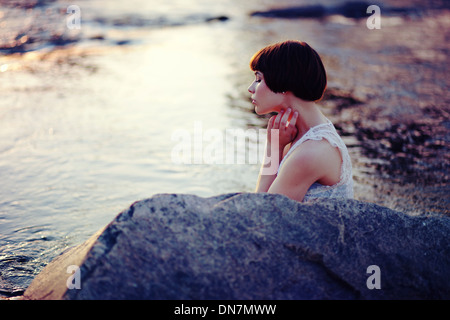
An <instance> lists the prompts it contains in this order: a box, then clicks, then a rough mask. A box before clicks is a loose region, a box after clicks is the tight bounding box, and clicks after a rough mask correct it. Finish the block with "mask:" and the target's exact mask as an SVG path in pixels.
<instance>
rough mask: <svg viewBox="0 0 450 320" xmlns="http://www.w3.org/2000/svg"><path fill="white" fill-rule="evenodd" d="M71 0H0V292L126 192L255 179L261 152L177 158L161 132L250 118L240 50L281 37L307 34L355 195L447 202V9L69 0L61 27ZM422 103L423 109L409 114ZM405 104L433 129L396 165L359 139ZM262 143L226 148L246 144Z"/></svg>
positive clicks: (236, 185) (122, 202) (245, 122)
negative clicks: (70, 13)
mask: <svg viewBox="0 0 450 320" xmlns="http://www.w3.org/2000/svg"><path fill="white" fill-rule="evenodd" d="M276 3H277V5H279V6H283V5H293V4H295V5H299V4H307V3H308V2H307V1H303V2H300V1H284V2H276ZM323 3H324V4H325V5H328V6H329V5H330V4H331V3H332V4H335V3H336V2H323ZM69 4H70V2H68V1H49V2H48V4H47V6H43V7H33V10H31V12H30V11H26V10H24V9H23V8H17V7H14V6H6V5H4V6H3V7H1V8H0V11H1V12H2V13H1V14H0V17H2V18H3V19H4V20H3V21H6V23H4V24H3V25H2V36H3V38H4V39H18V40H15V41H22V40H20V39H23V41H25V45H24V46H22V47H16V51H22V53H21V54H20V55H14V54H13V55H11V54H5V53H7V52H6V51H5V50H4V55H3V56H0V71H1V72H0V88H1V91H0V123H1V126H0V181H2V185H1V187H0V295H1V294H3V295H7V296H11V295H19V294H21V293H22V292H23V290H24V289H25V288H26V287H27V286H28V285H29V283H30V282H31V280H32V279H33V277H34V276H35V275H36V274H37V273H38V272H39V271H40V270H42V268H43V267H44V266H45V265H46V264H47V263H48V262H49V261H51V259H52V258H54V257H55V256H56V255H58V254H59V253H60V252H62V251H63V250H64V249H65V248H67V247H69V246H73V245H77V244H79V243H81V242H83V241H84V240H86V239H87V238H88V237H89V236H90V235H92V234H93V233H94V232H95V231H97V230H98V229H100V228H101V227H103V226H104V225H105V224H107V223H109V222H110V221H111V220H112V219H113V218H114V217H115V216H116V215H117V214H118V213H119V212H120V211H121V210H123V209H125V208H126V207H128V206H129V205H130V204H131V203H133V202H134V201H137V200H141V199H144V198H148V197H151V196H152V195H154V194H157V193H191V194H196V195H199V196H213V195H217V194H221V193H228V192H251V191H253V190H254V186H255V182H256V178H257V174H258V170H259V163H256V164H255V163H247V164H236V163H232V164H211V163H205V162H204V161H203V162H202V163H199V164H192V165H186V164H177V163H175V162H174V161H173V154H172V151H173V148H174V145H177V144H179V140H176V139H174V133H176V132H180V130H184V132H189V133H192V135H190V138H191V139H192V140H191V143H192V144H194V140H195V135H194V132H195V130H196V128H197V129H198V125H199V124H200V125H201V130H202V132H203V133H204V135H203V136H202V138H204V139H206V138H207V136H205V133H207V132H208V130H216V131H215V132H219V133H223V135H224V137H225V136H226V130H227V129H242V130H247V129H249V128H250V129H253V130H257V129H261V128H264V127H265V125H266V118H265V117H258V116H257V115H256V114H254V113H253V112H252V105H251V103H250V102H249V100H248V98H249V94H248V92H247V87H248V85H249V84H250V82H251V81H252V78H253V75H252V73H251V71H250V70H249V68H248V62H249V59H250V57H251V56H252V54H253V53H254V52H255V51H257V50H258V49H260V48H261V47H263V46H265V45H267V44H269V43H273V42H275V41H280V40H284V39H287V38H296V39H302V40H305V41H307V42H308V43H309V44H310V45H311V46H313V47H314V48H316V49H317V50H318V52H319V53H321V54H322V56H323V58H324V61H325V64H326V65H327V66H328V70H327V71H328V76H329V88H330V92H331V93H332V94H334V96H332V95H329V97H330V99H329V100H327V101H324V102H323V108H324V112H325V113H326V115H327V116H328V117H329V118H330V119H331V120H332V121H333V122H335V123H336V126H337V127H338V129H339V130H340V132H341V133H342V134H343V136H344V139H345V141H346V142H347V144H348V146H349V149H350V152H351V155H352V159H353V162H354V175H355V194H356V198H357V199H360V200H364V201H371V202H376V203H379V204H382V205H386V206H388V207H391V208H394V209H398V210H402V211H406V212H407V213H410V214H424V213H429V212H438V213H444V214H446V213H448V211H446V209H445V208H446V207H448V200H445V199H448V198H447V197H446V195H447V194H448V190H449V188H448V170H447V169H448V167H447V164H448V160H449V159H448V156H447V157H446V156H445V154H446V153H447V151H448V142H449V140H448V133H447V132H448V126H449V124H450V121H449V117H448V114H449V113H448V102H449V101H448V95H446V90H447V88H448V80H446V74H447V71H448V58H447V53H448V45H447V44H446V41H442V39H445V37H446V36H448V32H447V33H446V32H443V31H442V30H445V29H446V28H445V26H447V27H448V22H447V21H448V20H449V19H448V14H449V13H448V10H447V9H445V10H434V9H433V7H432V6H431V9H430V8H425V9H424V10H423V11H420V14H417V13H413V14H409V15H407V16H406V17H405V16H395V15H394V16H389V17H385V19H384V20H383V21H384V24H383V27H382V29H381V30H376V31H369V30H368V29H367V28H366V27H365V20H364V19H363V20H355V19H350V18H345V17H343V16H341V15H332V16H330V17H328V18H326V19H303V20H297V19H294V20H284V19H265V18H258V17H251V16H250V15H249V13H250V12H252V11H256V10H261V9H264V8H269V7H271V6H273V5H274V2H272V1H254V2H251V3H247V2H242V1H235V0H221V1H201V0H192V1H190V2H189V4H188V3H187V2H186V1H184V0H183V1H152V2H149V1H138V0H136V1H132V2H130V1H127V2H120V1H108V2H107V1H100V0H98V1H78V5H79V6H80V8H82V28H81V29H80V30H67V27H66V25H65V22H66V21H65V17H66V16H67V15H66V14H65V11H64V9H65V8H67V6H68V5H69ZM438 4H440V2H438ZM405 6H406V4H405ZM408 6H409V4H408ZM438 11H439V12H438ZM43 12H45V13H46V14H42V13H43ZM39 13H41V14H39ZM61 17H62V18H61ZM223 17H228V19H225V18H223ZM213 18H220V19H213ZM61 19H62V20H61ZM210 19H213V20H211V21H209V20H210ZM24 21H25V22H24ZM1 23H2V20H0V24H1ZM37 25H41V26H42V27H43V29H44V30H47V31H48V32H42V30H39V28H37ZM406 27H408V28H410V30H409V31H408V30H405V28H406ZM18 28H23V30H24V34H27V35H28V36H27V37H28V38H23V35H22V34H21V33H20V32H18V31H17V30H18ZM390 28H391V30H390ZM49 30H50V31H49ZM392 30H396V31H397V32H402V33H401V34H402V35H403V36H404V37H403V38H400V39H399V37H398V36H394V35H393V34H392ZM399 30H400V31H399ZM447 30H449V28H447ZM52 32H53V35H52ZM376 32H378V33H376ZM431 34H433V36H432V37H431V36H430V35H431ZM349 35H351V36H349ZM427 35H428V37H426V36H427ZM33 37H34V38H33ZM51 37H53V38H55V37H56V39H57V41H53V42H51V41H49V39H51ZM31 38H33V41H30V39H31ZM419 40H420V41H419ZM26 41H28V42H26ZM4 42H8V41H6V40H4ZM55 43H56V44H63V46H62V47H60V48H56V47H55ZM418 44H421V46H420V47H419V46H418ZM19 49H20V50H19ZM9 53H10V52H9ZM386 83H388V84H389V85H388V86H387V85H386ZM352 99H353V100H352ZM352 101H353V102H352ZM355 101H356V102H355ZM405 105H409V106H410V109H408V110H405ZM424 110H425V111H424ZM424 112H428V118H427V119H429V121H430V123H425V124H424V123H422V122H420V121H419V120H420V119H421V117H422V115H423V114H424ZM408 117H411V118H412V119H415V120H414V123H418V126H419V127H418V128H419V129H420V128H422V127H421V126H422V125H423V126H426V128H429V127H433V128H434V129H433V130H434V131H433V137H432V138H429V139H428V140H426V142H427V143H429V145H428V147H426V148H425V149H423V150H422V149H420V153H419V155H420V157H419V159H420V161H416V160H414V161H412V162H405V163H406V165H405V167H406V168H408V169H410V172H408V173H407V174H405V173H403V174H400V175H399V174H398V170H397V169H396V167H392V165H390V164H392V163H397V162H395V161H397V160H398V159H399V156H398V155H399V153H402V152H404V151H402V150H394V149H393V148H387V149H383V148H380V147H379V146H378V145H377V147H375V148H372V149H371V146H372V145H371V144H370V143H371V142H374V141H377V140H378V139H379V138H378V136H376V134H378V135H380V134H381V139H385V140H386V141H387V142H386V141H385V142H386V144H388V143H391V144H392V143H393V141H394V138H390V136H386V135H382V133H384V132H386V131H387V130H386V128H385V127H383V125H385V124H386V123H387V122H389V123H390V124H391V125H393V124H394V125H395V124H396V123H402V121H403V120H404V119H407V118H408ZM386 119H388V121H386ZM436 124H437V125H436ZM196 126H197V127H196ZM446 126H447V127H446ZM396 128H397V127H396ZM423 128H425V127H423ZM423 128H422V129H423ZM359 129H365V130H366V131H364V130H359ZM369 129H370V130H372V131H370V130H369ZM397 129H398V130H400V129H401V128H400V129H399V128H397ZM422 129H421V130H422ZM411 130H416V131H417V128H416V127H414V128H412V129H411ZM400 131H401V130H400ZM419 131H420V130H419ZM422 131H423V130H422ZM422 131H421V132H422ZM411 132H412V131H411ZM369 133H370V134H371V135H372V136H374V135H375V136H376V137H373V138H372V139H370V137H369ZM400 133H401V134H404V135H408V134H409V131H407V130H406V129H405V130H404V131H401V132H400ZM408 137H409V136H408ZM411 137H415V136H414V135H411ZM210 143H211V142H210V141H207V140H205V141H203V145H204V146H208V145H209V146H211V144H210ZM263 143H264V141H261V139H258V140H256V141H250V142H248V145H247V146H246V149H245V150H241V149H237V148H236V149H233V152H235V153H236V154H237V155H239V153H244V155H245V154H247V155H248V152H249V150H259V149H258V148H261V146H262V144H263ZM405 146H406V147H405ZM405 146H403V149H404V148H408V146H409V145H408V144H405ZM439 146H441V147H439ZM370 152H372V154H371V153H370ZM427 152H428V153H427ZM191 156H192V159H194V157H195V150H192V154H191ZM390 157H394V158H393V159H394V160H395V161H389V159H390ZM436 158H438V159H441V160H439V161H436V160H433V159H436ZM236 159H237V158H236ZM400 159H402V158H401V157H400ZM415 159H416V158H415ZM442 159H443V160H442ZM438 162H439V164H437V163H438ZM400 164H401V162H400ZM441 164H442V165H441ZM419 165H421V166H422V167H420V166H419ZM439 165H441V167H439ZM421 168H422V169H421ZM423 168H425V169H423ZM420 170H422V171H420ZM418 177H422V178H421V179H422V180H420V179H418ZM423 177H426V179H425V178H423ZM412 180H413V181H414V180H415V181H416V183H414V182H413V181H412ZM417 181H418V182H417ZM424 193H425V194H427V197H426V199H423V198H421V195H422V196H423V194H424ZM414 196H415V198H414ZM433 197H434V198H433Z"/></svg>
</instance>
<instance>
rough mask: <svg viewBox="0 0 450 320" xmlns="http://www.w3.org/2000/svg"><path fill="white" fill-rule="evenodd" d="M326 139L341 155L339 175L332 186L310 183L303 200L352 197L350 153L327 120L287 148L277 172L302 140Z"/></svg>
mask: <svg viewBox="0 0 450 320" xmlns="http://www.w3.org/2000/svg"><path fill="white" fill-rule="evenodd" d="M322 139H326V140H327V141H328V142H329V143H330V144H331V145H332V146H333V147H337V148H339V151H340V153H341V157H342V164H341V176H340V179H339V182H337V183H336V184H334V185H332V186H325V185H322V184H320V183H318V182H315V183H313V184H312V185H311V187H310V188H309V189H308V191H307V192H306V194H305V197H304V198H303V202H308V201H313V200H317V199H320V198H347V199H348V198H350V199H352V198H353V174H352V162H351V159H350V155H349V154H348V150H347V147H346V146H345V143H344V141H342V139H341V137H340V136H339V134H338V133H337V131H336V129H335V128H334V125H333V124H332V123H331V121H330V120H328V122H327V123H323V124H319V125H317V126H315V127H312V128H310V129H309V130H308V131H307V132H306V133H305V134H304V135H303V137H301V138H300V140H298V141H297V142H296V143H295V144H294V145H292V147H291V148H290V149H289V151H288V153H287V154H286V156H285V157H284V158H283V160H282V161H281V163H280V166H279V167H278V172H279V171H280V168H281V167H282V166H283V163H284V160H285V159H286V158H287V157H288V156H289V155H290V154H291V153H292V152H293V151H294V150H295V148H297V147H298V146H299V145H301V144H302V143H303V142H305V141H307V140H322Z"/></svg>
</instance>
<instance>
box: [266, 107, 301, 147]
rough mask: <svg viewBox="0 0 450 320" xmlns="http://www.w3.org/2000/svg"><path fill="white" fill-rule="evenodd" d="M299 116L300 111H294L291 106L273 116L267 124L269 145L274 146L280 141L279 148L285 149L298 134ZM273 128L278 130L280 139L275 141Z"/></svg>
mask: <svg viewBox="0 0 450 320" xmlns="http://www.w3.org/2000/svg"><path fill="white" fill-rule="evenodd" d="M292 113H293V114H292ZM291 115H292V117H291ZM290 117H291V119H289V118H290ZM297 118H298V112H297V111H295V112H292V109H291V108H288V109H287V110H286V111H284V110H281V111H280V113H278V114H277V115H276V116H272V117H271V118H270V119H269V123H268V124H267V143H268V145H270V146H272V147H273V146H275V145H274V144H277V143H278V148H279V150H283V149H284V147H285V146H286V145H287V144H288V143H290V142H292V141H293V140H294V139H295V137H296V136H297V126H296V123H297ZM271 129H275V130H278V141H273V139H272V131H271ZM275 147H276V146H275Z"/></svg>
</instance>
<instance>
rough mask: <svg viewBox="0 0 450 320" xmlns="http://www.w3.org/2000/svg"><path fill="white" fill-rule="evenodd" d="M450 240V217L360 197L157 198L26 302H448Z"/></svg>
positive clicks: (70, 260) (63, 263)
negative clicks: (307, 200)
mask: <svg viewBox="0 0 450 320" xmlns="http://www.w3.org/2000/svg"><path fill="white" fill-rule="evenodd" d="M449 235H450V219H449V218H448V217H411V216H407V215H405V214H402V213H400V212H396V211H392V210H390V209H387V208H384V207H380V206H377V205H375V204H370V203H364V202H359V201H356V200H324V201H321V202H320V203H315V204H301V203H298V202H296V201H292V200H290V199H288V198H286V197H284V196H281V195H272V194H251V193H242V194H227V195H220V196H217V197H211V198H200V197H197V196H193V195H177V194H165V195H156V196H154V197H152V198H150V199H147V200H143V201H139V202H136V203H134V204H133V205H132V206H131V207H130V208H129V209H127V210H125V211H123V212H122V213H120V214H119V215H118V216H117V217H116V218H115V219H114V220H113V221H112V222H111V223H110V224H109V225H108V226H106V227H105V228H104V229H103V230H100V231H99V232H98V233H97V234H95V235H93V236H92V238H91V239H89V240H88V241H86V242H85V243H84V244H82V245H80V246H78V247H75V248H72V249H70V250H68V251H66V252H64V253H63V254H61V255H60V256H58V257H57V258H56V259H55V260H54V261H52V262H51V263H50V264H49V265H48V266H47V267H46V268H44V270H43V271H42V272H41V273H40V274H39V275H38V276H37V277H36V278H35V279H34V281H33V282H32V284H31V285H30V286H29V288H28V289H27V290H26V292H25V294H24V298H26V299H449V298H450V293H449V290H450V276H449V272H450V268H449V266H450V248H449V240H448V239H449ZM70 265H76V266H80V269H79V274H78V275H79V280H80V281H78V282H77V280H76V278H75V279H74V280H73V281H72V282H71V281H70V279H69V281H68V278H69V277H70V274H69V273H67V272H68V266H70ZM374 265H375V266H377V267H378V268H379V269H376V267H375V269H372V268H373V267H370V266H374ZM377 280H380V281H379V282H378V281H377ZM68 284H72V287H73V286H75V288H72V289H68ZM78 284H79V285H80V286H81V289H77V288H76V285H78ZM377 284H379V285H380V289H377V288H376V287H375V288H372V287H373V285H375V286H376V285H377ZM369 287H370V288H372V289H370V288H369Z"/></svg>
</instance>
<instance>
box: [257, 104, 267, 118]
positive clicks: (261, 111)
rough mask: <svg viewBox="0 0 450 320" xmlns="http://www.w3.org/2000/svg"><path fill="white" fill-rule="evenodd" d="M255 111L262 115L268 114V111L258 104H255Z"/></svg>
mask: <svg viewBox="0 0 450 320" xmlns="http://www.w3.org/2000/svg"><path fill="white" fill-rule="evenodd" d="M255 113H256V114H257V115H258V116H262V115H264V114H267V113H268V112H265V111H264V109H261V108H260V107H258V106H257V105H255Z"/></svg>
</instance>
